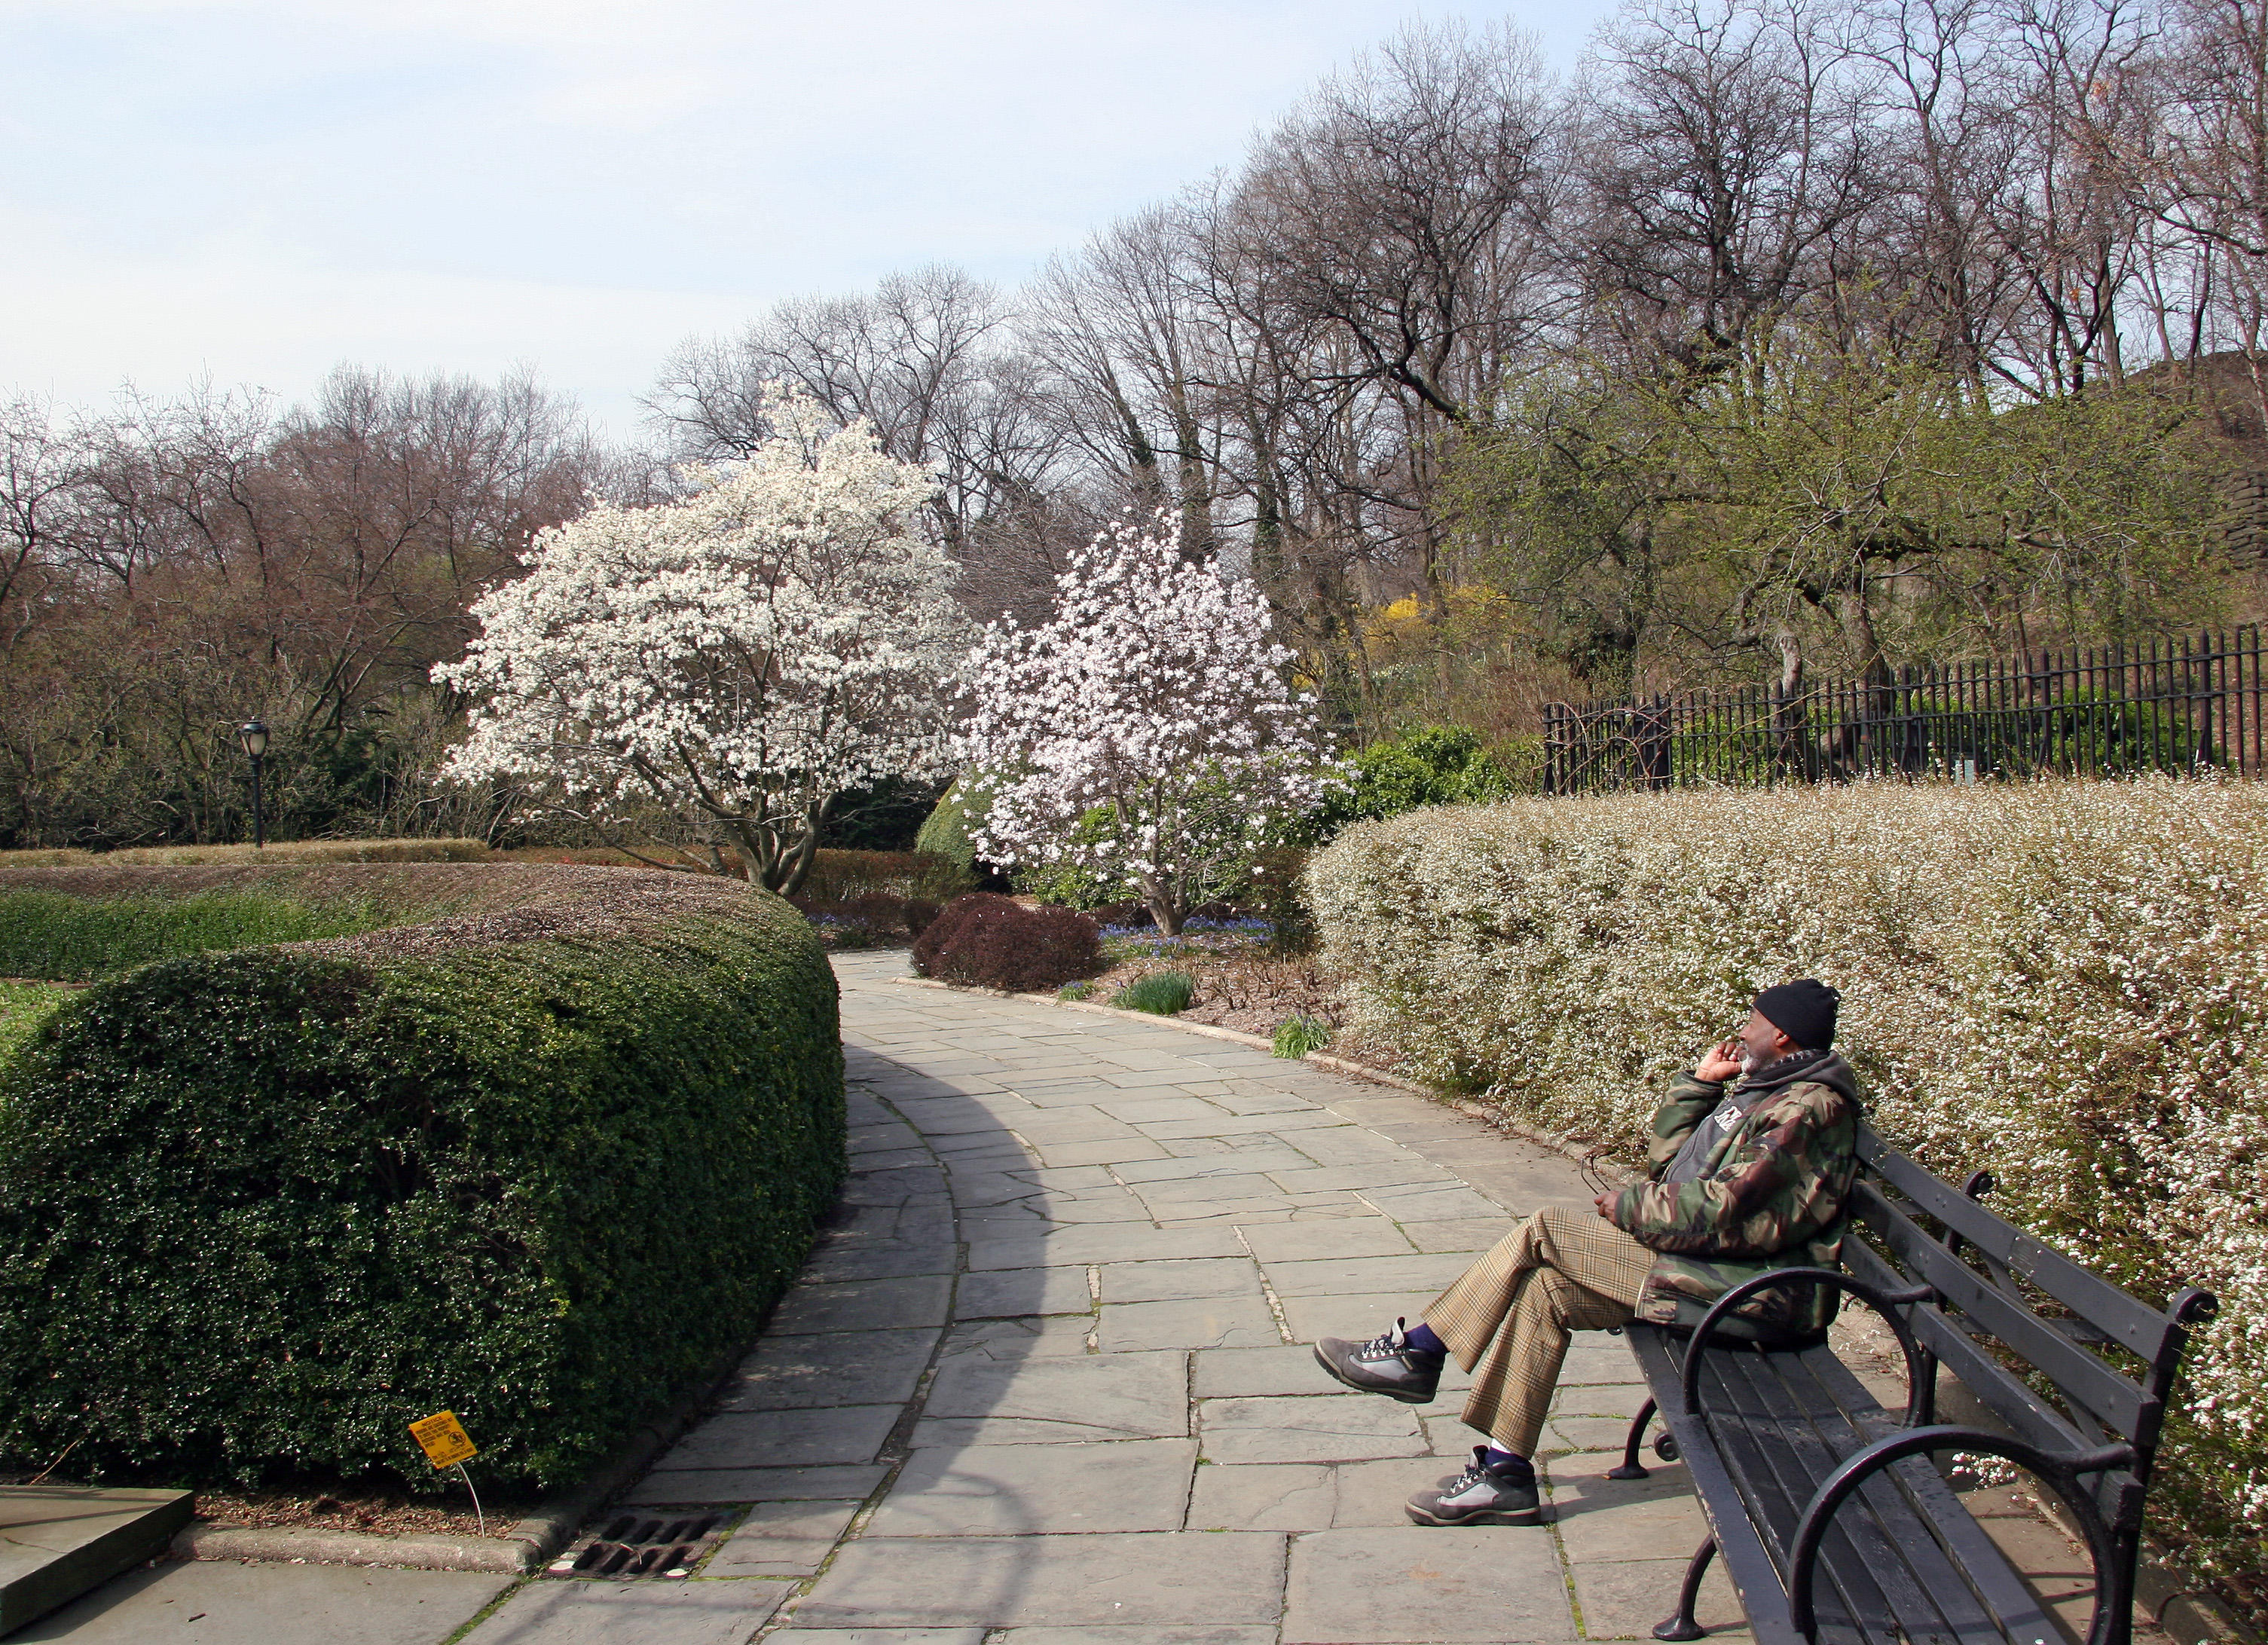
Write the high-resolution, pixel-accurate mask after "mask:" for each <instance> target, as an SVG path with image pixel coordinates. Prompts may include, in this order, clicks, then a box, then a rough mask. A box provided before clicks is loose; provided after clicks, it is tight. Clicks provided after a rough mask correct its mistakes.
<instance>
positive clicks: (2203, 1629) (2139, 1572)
mask: <svg viewBox="0 0 2268 1645" xmlns="http://www.w3.org/2000/svg"><path fill="white" fill-rule="evenodd" d="M889 980H890V981H891V982H894V983H899V984H902V985H905V986H906V987H909V988H943V989H947V990H950V991H951V992H955V993H963V994H990V995H991V996H992V997H993V998H995V999H998V1000H1023V1001H1024V1002H1026V1003H1027V1004H1029V1005H1042V1006H1053V1007H1056V1009H1057V1010H1058V1011H1091V1012H1094V1013H1095V1014H1099V1015H1101V1016H1107V1017H1124V1018H1127V1019H1128V1020H1130V1021H1132V1022H1149V1023H1153V1024H1157V1025H1159V1026H1161V1027H1165V1028H1173V1029H1180V1030H1181V1031H1182V1033H1184V1034H1201V1035H1203V1036H1205V1037H1206V1038H1207V1039H1224V1040H1229V1041H1232V1042H1233V1043H1234V1044H1240V1045H1253V1046H1257V1047H1258V1048H1259V1049H1260V1050H1262V1051H1273V1050H1274V1049H1275V1042H1274V1041H1272V1040H1267V1039H1263V1038H1262V1037H1261V1036H1259V1035H1257V1034H1245V1033H1241V1032H1239V1031H1238V1030H1237V1029H1225V1028H1215V1027H1214V1026H1213V1025H1212V1024H1211V1023H1210V1022H1182V1021H1181V1020H1180V1019H1178V1018H1175V1017H1169V1016H1160V1015H1158V1014H1155V1013H1154V1012H1149V1011H1122V1010H1120V1009H1118V1007H1116V1006H1102V1005H1096V1004H1094V1003H1093V1002H1092V1001H1089V1000H1058V999H1057V998H1056V997H1055V996H1054V995H1053V994H1019V993H1011V992H1008V991H1007V990H1006V989H1003V988H973V987H968V986H967V985H962V984H960V983H948V982H943V981H940V980H939V979H938V978H936V977H891V978H889ZM1284 1060H1285V1061H1286V1062H1289V1061H1291V1060H1292V1059H1291V1058H1288V1057H1287V1058H1285V1059H1284ZM1299 1060H1300V1061H1302V1062H1311V1063H1313V1064H1314V1065H1315V1066H1317V1067H1319V1068H1328V1069H1329V1070H1330V1072H1331V1073H1341V1074H1345V1075H1347V1076H1349V1077H1350V1078H1352V1079H1357V1080H1367V1081H1370V1082H1371V1083H1373V1084H1374V1085H1387V1086H1392V1087H1393V1088H1395V1090H1397V1091H1408V1092H1410V1093H1411V1094H1413V1095H1418V1096H1422V1097H1425V1099H1427V1100H1428V1101H1429V1102H1434V1103H1440V1104H1441V1105H1442V1106H1443V1107H1445V1108H1453V1109H1455V1110H1457V1111H1458V1112H1459V1113H1461V1114H1467V1115H1469V1116H1471V1117H1472V1118H1475V1119H1477V1120H1479V1121H1481V1122H1482V1123H1483V1124H1484V1125H1490V1126H1492V1127H1494V1128H1495V1129H1497V1130H1499V1131H1503V1132H1510V1133H1511V1134H1512V1135H1513V1136H1516V1137H1518V1138H1520V1139H1521V1140H1522V1141H1526V1142H1532V1143H1535V1145H1536V1146H1537V1147H1544V1148H1550V1149H1551V1150H1553V1151H1554V1152H1555V1153H1558V1154H1565V1155H1566V1156H1567V1157H1568V1158H1570V1159H1572V1160H1580V1159H1581V1158H1582V1157H1583V1156H1582V1155H1581V1154H1580V1153H1578V1152H1577V1150H1576V1147H1575V1145H1574V1144H1573V1143H1572V1142H1571V1141H1569V1140H1567V1139H1566V1138H1565V1137H1556V1136H1553V1135H1552V1134H1551V1133H1550V1132H1547V1131H1539V1130H1536V1129H1535V1128H1534V1127H1532V1126H1528V1125H1521V1123H1520V1122H1519V1121H1517V1120H1513V1119H1507V1118H1505V1117H1504V1116H1503V1115H1501V1114H1497V1113H1491V1111H1490V1110H1487V1109H1485V1108H1484V1107H1482V1106H1481V1105H1480V1104H1479V1103H1469V1102H1467V1101H1465V1100H1464V1099H1463V1098H1462V1097H1454V1096H1445V1095H1442V1094H1441V1093H1440V1092H1439V1091H1436V1090H1434V1089H1433V1088H1432V1087H1431V1086H1427V1085H1420V1084H1419V1083H1418V1081H1415V1080H1405V1079H1403V1078H1402V1076H1401V1075H1399V1074H1392V1073H1386V1072H1384V1071H1383V1070H1381V1069H1378V1068H1372V1067H1368V1066H1365V1065H1364V1064H1362V1063H1359V1062H1350V1061H1349V1060H1348V1059H1345V1058H1344V1057H1333V1056H1329V1055H1328V1054H1326V1053H1325V1052H1322V1051H1309V1052H1308V1053H1307V1055H1306V1056H1304V1057H1302V1058H1300V1059H1299ZM2057 1523H2058V1525H2062V1520H2061V1518H2060V1516H2058V1521H2057ZM2062 1528H2063V1529H2064V1530H2065V1531H2066V1532H2067V1533H2071V1534H2075V1532H2073V1528H2072V1527H2070V1526H2068V1525H2062ZM184 1534H186V1533H184ZM2134 1577H2135V1581H2134V1608H2135V1609H2136V1610H2137V1611H2139V1612H2141V1613H2142V1614H2143V1615H2144V1616H2146V1617H2148V1618H2149V1619H2151V1620H2152V1621H2153V1622H2154V1623H2155V1624H2156V1626H2158V1627H2161V1628H2162V1629H2164V1630H2165V1632H2166V1633H2167V1634H2169V1635H2170V1636H2171V1637H2172V1638H2173V1640H2174V1645H2263V1641H2262V1636H2261V1635H2260V1634H2258V1633H2257V1632H2255V1631H2254V1630H2253V1629H2251V1628H2250V1627H2246V1626H2245V1625H2244V1624H2243V1623H2242V1622H2241V1621H2239V1620H2238V1619H2237V1618H2236V1616H2235V1613H2233V1612H2231V1611H2230V1610H2229V1609H2228V1606H2227V1605H2224V1604H2221V1602H2220V1600H2218V1599H2216V1598H2214V1597H2213V1596H2212V1595H2211V1594H2209V1593H2205V1592H2203V1591H2201V1590H2198V1589H2197V1588H2195V1587H2194V1586H2192V1585H2191V1582H2189V1580H2188V1579H2187V1578H2186V1577H2184V1576H2183V1575H2181V1573H2180V1572H2179V1571H2177V1570H2176V1569H2175V1568H2173V1567H2172V1566H2170V1565H2169V1564H2167V1563H2165V1562H2164V1561H2163V1560H2161V1559H2154V1558H2152V1557H2150V1556H2149V1555H2148V1554H2147V1553H2146V1554H2145V1555H2144V1557H2143V1558H2142V1560H2140V1561H2139V1563H2138V1565H2137V1567H2136V1569H2135V1573H2134Z"/></svg>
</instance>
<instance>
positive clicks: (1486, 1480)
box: [1315, 977, 1859, 1525]
mask: <svg viewBox="0 0 2268 1645" xmlns="http://www.w3.org/2000/svg"><path fill="white" fill-rule="evenodd" d="M1840 998H1841V997H1840V996H1839V995H1838V994H1837V992H1835V990H1833V989H1832V988H1830V987H1828V986H1827V985H1824V984H1823V983H1820V982H1816V981H1814V980H1813V979H1811V978H1809V977H1803V978H1800V979H1798V980H1797V981H1794V982H1789V983H1782V984H1780V985H1778V986H1777V987H1774V988H1767V989H1766V990H1764V992H1763V993H1761V994H1758V995H1757V996H1756V1004H1755V1007H1754V1008H1753V1009H1752V1010H1751V1011H1750V1012H1749V1020H1748V1022H1747V1025H1746V1026H1745V1027H1743V1028H1742V1029H1741V1031H1740V1034H1739V1036H1737V1037H1736V1038H1734V1039H1729V1040H1727V1041H1726V1042H1725V1043H1724V1044H1721V1045H1719V1046H1717V1047H1715V1048H1714V1049H1713V1050H1712V1051H1708V1052H1707V1053H1705V1055H1704V1056H1703V1057H1702V1059H1701V1061H1700V1065H1699V1066H1697V1067H1696V1068H1695V1069H1694V1070H1693V1072H1692V1073H1688V1074H1683V1075H1681V1076H1680V1077H1679V1078H1678V1079H1677V1080H1676V1081H1675V1082H1674V1083H1673V1084H1672V1085H1671V1086H1670V1088H1669V1094H1668V1097H1667V1099H1666V1100H1665V1101H1664V1102H1663V1103H1662V1104H1661V1108H1660V1109H1659V1110H1657V1111H1656V1112H1655V1114H1654V1117H1653V1139H1652V1141H1651V1142H1650V1143H1649V1145H1648V1152H1649V1154H1650V1155H1651V1157H1652V1159H1653V1170H1652V1172H1651V1173H1650V1174H1649V1175H1648V1177H1646V1179H1645V1180H1644V1181H1641V1182H1638V1183H1633V1184H1631V1185H1630V1186H1629V1187H1627V1188H1625V1189H1624V1190H1622V1191H1620V1192H1619V1193H1611V1194H1601V1195H1600V1196H1599V1197H1598V1198H1597V1199H1595V1200H1594V1201H1593V1202H1592V1206H1593V1207H1594V1208H1583V1207H1579V1206H1544V1207H1543V1209H1541V1210H1539V1211H1537V1212H1536V1213H1535V1215H1533V1216H1531V1217H1529V1218H1528V1220H1527V1221H1524V1222H1522V1223H1521V1225H1520V1226H1519V1227H1518V1228H1514V1229H1513V1231H1512V1233H1510V1234H1509V1235H1507V1236H1506V1237H1505V1238H1504V1239H1502V1240H1501V1241H1499V1243H1498V1244H1497V1246H1496V1248H1495V1249H1494V1250H1491V1251H1490V1252H1489V1253H1488V1254H1487V1255H1485V1256H1484V1257H1483V1258H1481V1259H1480V1260H1479V1261H1477V1262H1476V1263H1475V1264H1473V1265H1472V1266H1471V1267H1469V1268H1468V1269H1466V1270H1465V1272H1463V1274H1462V1275H1461V1276H1460V1277H1459V1278H1458V1279H1457V1280H1456V1282H1455V1283H1454V1284H1453V1285H1451V1286H1450V1287H1449V1288H1448V1289H1447V1290H1446V1291H1444V1292H1442V1293H1441V1295H1440V1296H1438V1297H1436V1298H1434V1300H1433V1301H1432V1303H1430V1304H1429V1305H1428V1306H1427V1308H1426V1309H1425V1317H1424V1318H1423V1319H1421V1320H1420V1321H1419V1322H1418V1324H1417V1325H1416V1326H1415V1327H1413V1328H1411V1329H1410V1330H1408V1331H1404V1330H1403V1321H1401V1320H1396V1321H1395V1328H1394V1329H1393V1330H1391V1331H1387V1332H1386V1333H1385V1334H1383V1335H1382V1336H1378V1337H1373V1339H1370V1340H1369V1341H1367V1342H1349V1341H1345V1340H1343V1339H1339V1338H1337V1337H1325V1338H1324V1339H1322V1341H1320V1342H1318V1343H1317V1344H1316V1345H1315V1358H1316V1360H1317V1361H1319V1362H1320V1363H1321V1364H1322V1368H1324V1369H1325V1370H1327V1371H1329V1373H1330V1374H1331V1375H1332V1376H1336V1377H1337V1378H1338V1380H1339V1381H1341V1382H1343V1383H1345V1384H1346V1385H1347V1386H1348V1387H1350V1388H1359V1389H1361V1390H1362V1391H1365V1392H1366V1393H1376V1394H1384V1395H1386V1396H1387V1397H1388V1398H1392V1399H1399V1400H1403V1401H1404V1402H1406V1403H1408V1404H1410V1405H1424V1404H1426V1403H1427V1402H1428V1401H1430V1400H1431V1399H1432V1398H1433V1394H1434V1390H1435V1389H1436V1387H1437V1386H1438V1385H1439V1384H1440V1380H1441V1365H1442V1361H1443V1360H1444V1358H1445V1357H1446V1356H1447V1355H1448V1354H1455V1355H1456V1356H1457V1362H1458V1363H1459V1364H1460V1365H1462V1366H1463V1367H1464V1368H1466V1369H1467V1370H1469V1371H1473V1372H1475V1373H1476V1375H1475V1376H1474V1377H1473V1385H1472V1391H1471V1393H1470V1394H1469V1396H1468V1397H1467V1398H1466V1400H1465V1408H1464V1412H1463V1418H1464V1421H1465V1424H1466V1426H1467V1427H1473V1428H1477V1429H1478V1430H1480V1431H1481V1432H1482V1433H1484V1434H1486V1435H1488V1436H1489V1443H1487V1444H1486V1445H1476V1446H1475V1447H1474V1448H1473V1460H1472V1464H1471V1465H1470V1466H1469V1467H1468V1468H1467V1469H1466V1470H1465V1471H1464V1472H1462V1473H1461V1474H1458V1475H1456V1476H1455V1477H1454V1478H1453V1479H1445V1480H1443V1481H1441V1482H1440V1485H1439V1486H1437V1487H1435V1488H1434V1489H1432V1490H1427V1491H1420V1492H1419V1493H1418V1494H1417V1495H1415V1496H1413V1497H1411V1498H1410V1501H1409V1504H1408V1511H1409V1515H1410V1518H1411V1519H1413V1520H1415V1521H1417V1522H1418V1523H1419V1524H1421V1525H1532V1524H1534V1523H1536V1522H1537V1521H1538V1520H1539V1519H1540V1518H1541V1517H1542V1516H1541V1513H1540V1511H1539V1509H1538V1504H1537V1501H1536V1492H1535V1467H1534V1466H1533V1464H1531V1463H1530V1461H1529V1458H1530V1457H1533V1456H1534V1455H1535V1442H1536V1440H1537V1439H1538V1437H1539V1436H1540V1435H1542V1434H1543V1419H1544V1415H1545V1413H1546V1412H1547V1411H1548V1410H1549V1408H1550V1403H1551V1391H1552V1389H1553V1387H1554V1386H1555V1385H1556V1384H1557V1382H1558V1379H1559V1367H1560V1364H1561V1362H1562V1361H1564V1360H1565V1358H1566V1354H1567V1333H1568V1332H1569V1331H1602V1330H1605V1329H1606V1328H1607V1327H1609V1326H1611V1325H1620V1324H1624V1323H1625V1322H1627V1321H1629V1320H1631V1319H1634V1318H1635V1319H1644V1320H1648V1321H1651V1322H1653V1323H1655V1324H1670V1325H1684V1326H1687V1327H1689V1328H1690V1327H1691V1326H1693V1325H1696V1324H1699V1323H1700V1320H1701V1317H1702V1315H1703V1314H1704V1313H1705V1312H1706V1311H1707V1310H1708V1308H1709V1305H1710V1304H1711V1303H1712V1302H1715V1301H1716V1299H1717V1298H1719V1296H1722V1295H1724V1294H1725V1293H1726V1292H1727V1291H1729V1290H1731V1289H1732V1288H1733V1287H1734V1286H1735V1285H1738V1284H1740V1283H1741V1282H1742V1280H1749V1279H1752V1278H1754V1277H1755V1276H1756V1275H1758V1274H1761V1273H1765V1272H1770V1271H1771V1270H1772V1269H1775V1268H1786V1267H1793V1266H1806V1267H1820V1268H1832V1267H1834V1266H1836V1265H1837V1259H1838V1257H1839V1254H1840V1251H1841V1249H1842V1240H1843V1228H1844V1199H1845V1195H1846V1194H1847V1193H1848V1191H1849V1190H1850V1186H1851V1180H1852V1172H1853V1170H1854V1169H1855V1166H1854V1161H1853V1155H1852V1147H1853V1146H1854V1144H1855V1142H1856V1140H1857V1136H1858V1127H1859V1094H1858V1083H1857V1081H1856V1079H1855V1078H1854V1077H1853V1076H1852V1072H1851V1068H1850V1065H1848V1064H1847V1063H1845V1061H1844V1060H1843V1059H1842V1058H1841V1057H1839V1056H1837V1054H1836V1053H1835V1051H1833V1050H1832V1049H1831V1048H1832V1046H1833V1044H1834V1041H1835V1013H1836V1007H1837V1003H1838V1002H1839V1000H1840ZM1736 1074H1737V1075H1739V1076H1740V1078H1739V1081H1738V1083H1736V1084H1734V1086H1733V1087H1732V1088H1731V1089H1729V1090H1727V1088H1726V1084H1725V1082H1726V1081H1728V1080H1731V1079H1733V1077H1734V1075H1736ZM1829 1306H1830V1300H1829V1298H1828V1297H1827V1296H1826V1295H1824V1294H1823V1292H1822V1291H1821V1289H1820V1287H1815V1286H1804V1287H1794V1288H1792V1290H1791V1291H1790V1292H1788V1293H1786V1294H1782V1293H1779V1292H1766V1293H1764V1294H1762V1295H1759V1297H1758V1298H1757V1299H1756V1306H1755V1307H1753V1308H1752V1309H1750V1308H1744V1309H1742V1310H1741V1312H1740V1313H1739V1314H1737V1315H1736V1316H1735V1317H1734V1319H1732V1320H1728V1321H1727V1322H1726V1324H1727V1325H1728V1326H1731V1327H1733V1330H1732V1331H1728V1334H1739V1333H1742V1332H1745V1333H1746V1334H1748V1335H1749V1336H1751V1337H1761V1338H1764V1339H1792V1338H1797V1337H1802V1336H1807V1335H1815V1334H1816V1333H1817V1332H1819V1331H1822V1330H1823V1329H1824V1328H1825V1324H1826V1320H1827V1313H1828V1309H1829Z"/></svg>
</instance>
